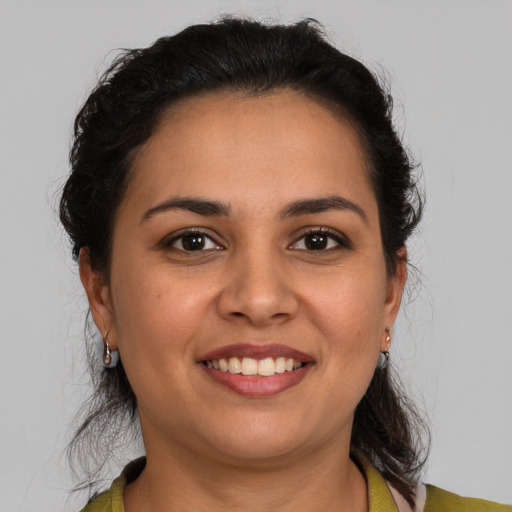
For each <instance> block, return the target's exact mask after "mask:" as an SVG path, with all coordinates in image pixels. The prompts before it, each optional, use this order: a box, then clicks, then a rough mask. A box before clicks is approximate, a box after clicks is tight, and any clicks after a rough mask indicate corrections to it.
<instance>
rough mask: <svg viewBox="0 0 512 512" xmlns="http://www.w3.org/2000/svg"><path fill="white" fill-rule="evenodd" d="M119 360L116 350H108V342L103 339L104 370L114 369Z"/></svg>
mask: <svg viewBox="0 0 512 512" xmlns="http://www.w3.org/2000/svg"><path fill="white" fill-rule="evenodd" d="M118 359H119V352H118V351H117V350H110V347H109V345H108V341H107V340H106V339H105V338H104V339H103V366H104V367H105V368H114V367H115V366H116V364H117V361H118Z"/></svg>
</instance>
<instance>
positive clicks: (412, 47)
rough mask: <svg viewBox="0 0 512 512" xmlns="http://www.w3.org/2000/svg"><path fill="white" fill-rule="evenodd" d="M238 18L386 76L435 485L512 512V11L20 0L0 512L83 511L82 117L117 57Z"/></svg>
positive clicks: (12, 107) (11, 89)
mask: <svg viewBox="0 0 512 512" xmlns="http://www.w3.org/2000/svg"><path fill="white" fill-rule="evenodd" d="M226 12H231V13H250V14H252V15H254V16H256V17H258V18H263V17H271V18H277V19H280V20H283V21H290V20H295V19H297V18H300V17H304V16H311V17H315V18H317V19H319V20H320V21H322V22H323V23H324V24H326V26H327V29H328V31H329V33H330V35H331V37H332V39H333V40H334V41H335V43H336V44H337V45H338V46H339V47H341V48H343V49H344V50H346V51H348V52H349V53H351V54H352V55H354V56H356V57H359V58H361V59H362V60H363V61H365V62H366V63H367V64H369V65H370V66H375V65H376V63H380V64H381V65H382V66H383V67H384V68H385V69H387V70H388V72H389V75H390V78H391V81H392V84H393V91H394V94H395V96H396V97H397V99H398V100H399V102H398V103H397V106H398V109H397V120H398V121H399V123H400V124H401V126H402V127H404V129H405V132H406V134H405V140H406V141H407V142H408V144H409V145H410V147H411V149H412V150H413V152H414V153H415V155H416V156H417V157H418V158H419V159H421V160H422V161H423V167H424V175H425V177H424V180H425V186H426V190H427V195H428V209H427V212H426V216H425V221H424V223H423V227H422V230H421V233H420V235H419V236H417V237H416V238H415V239H414V240H413V243H412V248H411V256H412V261H413V263H415V264H416V265H417V266H418V267H419V268H420V269H421V271H422V272H423V274H424V276H423V277H422V278H421V279H422V286H416V288H415V290H413V296H414V297H416V298H415V300H414V301H413V302H412V304H409V305H408V306H406V308H405V314H403V313H402V315H401V317H400V320H399V325H398V330H397V335H396V344H395V346H394V347H393V352H392V357H393V360H394V361H396V362H397V364H398V365H399V366H400V367H401V372H402V374H403V376H404V377H405V379H406V381H407V382H408V383H409V385H410V387H411V388H412V393H413V395H414V396H415V397H416V398H417V400H418V402H419V404H420V405H421V407H422V408H423V409H424V410H425V411H427V413H428V415H429V417H430V421H431V423H432V425H433V449H432V454H431V458H430V462H429V465H428V469H427V472H426V475H425V480H426V481H429V482H432V483H435V484H437V485H439V486H441V487H445V488H448V489H450V490H452V491H455V492H457V493H460V494H465V495H477V496H480V497H483V498H492V499H496V500H500V501H504V502H509V503H510V502H512V484H511V482H512V463H511V460H512V435H511V433H512V406H511V403H512V400H511V398H512V396H511V388H512V371H511V364H512V236H511V228H510V226H511V220H512V201H511V195H512V173H511V162H512V142H511V135H512V100H511V97H512V96H511V91H512V64H511V63H512V30H511V26H512V3H511V2H510V1H483V0H482V1H479V2H475V1H473V2H470V1H468V0H465V1H445V2H440V1H439V2H438V1H434V2H432V1H431V2H427V1H423V2H421V1H407V2H405V1H379V2H370V1H360V2H349V1H338V2H332V1H331V2H329V1H327V0H325V1H322V0H318V1H313V0H310V1H293V2H292V1H284V0H283V1H253V2H249V1H234V0H230V1H227V0H226V1H214V0H203V1H199V0H188V1H186V2H181V1H180V2H178V1H146V2H142V1H138V2H135V1H123V2H114V1H91V0H89V1H87V2H86V1H71V0H68V1H60V2H51V1H44V2H43V1H38V2H35V1H34V2H28V1H23V0H22V1H19V0H18V1H7V2H6V1H0V81H1V82H0V179H1V185H0V225H1V232H0V233H1V238H0V244H1V245H0V247H1V252H0V262H1V264H0V278H1V284H0V286H1V288H0V300H1V302H0V316H1V321H0V340H1V359H0V379H1V382H0V411H1V424H0V429H1V430H0V460H1V461H2V463H1V465H0V467H1V469H0V512H13V511H18V510H23V511H38V512H46V511H48V512H49V511H56V510H70V511H71V510H77V509H78V508H79V505H80V504H81V502H80V503H78V502H76V500H75V498H68V495H67V493H66V490H67V489H68V488H69V487H70V484H71V480H70V476H69V470H68V468H67V467H66V465H65V459H64V457H63V449H64V446H65V442H66V439H67V436H68V435H69V426H70V422H71V419H72V417H73V414H74V413H75V412H76V411H77V409H78V407H79V405H80V402H81V399H82V398H83V397H84V396H85V394H86V393H87V390H88V388H87V385H86V384H85V383H86V378H85V376H84V368H83V363H82V359H81V346H82V337H83V336H82V330H83V319H84V313H85V311H86V305H85V302H84V299H83V294H82V291H81V289H80V286H79V282H78V277H77V273H76V268H75V266H74V264H73V263H72V262H71V260H70V258H69V252H68V247H67V242H66V241H65V238H64V236H63V234H62V231H61V229H60V228H59V226H58V224H57V221H56V215H55V213H54V205H55V202H56V201H55V198H56V195H57V191H58V189H59V186H60V184H61V183H62V177H63V176H64V175H65V174H66V172H67V151H68V145H69V142H68V141H69V135H70V130H71V124H72V121H73V117H74V114H75V113H76V110H77V108H78V107H79V105H80V104H81V102H82V101H83V99H84V98H85V95H86V92H87V90H88V89H89V88H90V87H92V85H93V84H94V81H95V78H96V76H97V73H98V71H100V70H102V69H104V67H105V65H106V63H107V62H108V61H109V60H110V59H111V58H112V56H113V53H110V54H109V55H107V54H108V53H109V51H110V50H112V49H114V48H119V47H135V46H144V45H147V44H149V43H151V42H152V41H153V40H154V39H155V38H156V37H158V36H160V35H164V34H168V33H170V32H174V31H176V30H177V29H180V28H183V27H184V26H186V25H187V24H190V23H193V22H199V21H206V20H209V19H211V18H213V17H215V16H217V15H219V14H222V13H226ZM418 292H419V294H418ZM113 471H114V472H115V471H117V468H113Z"/></svg>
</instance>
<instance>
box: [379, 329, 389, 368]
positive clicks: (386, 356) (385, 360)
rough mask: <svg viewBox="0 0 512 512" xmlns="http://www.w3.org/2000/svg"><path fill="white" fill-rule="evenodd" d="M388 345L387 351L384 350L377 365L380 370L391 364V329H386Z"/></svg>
mask: <svg viewBox="0 0 512 512" xmlns="http://www.w3.org/2000/svg"><path fill="white" fill-rule="evenodd" d="M386 332H387V336H386V344H387V348H386V350H382V351H381V352H380V354H379V362H378V363H377V367H378V368H385V367H386V366H387V365H388V362H389V347H390V346H391V331H390V329H389V327H386Z"/></svg>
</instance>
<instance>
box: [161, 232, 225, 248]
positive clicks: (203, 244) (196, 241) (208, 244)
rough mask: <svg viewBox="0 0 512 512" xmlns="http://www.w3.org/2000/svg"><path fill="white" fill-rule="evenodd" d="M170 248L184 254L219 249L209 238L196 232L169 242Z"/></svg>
mask: <svg viewBox="0 0 512 512" xmlns="http://www.w3.org/2000/svg"><path fill="white" fill-rule="evenodd" d="M170 246H171V247H173V248H174V249H178V250H180V251H186V252H193V251H207V250H212V249H221V247H220V246H219V245H217V244H216V243H215V242H214V241H213V240H212V239H211V238H210V237H209V236H207V235H205V234H204V233H198V232H190V233H185V234H183V235H180V236H178V237H176V238H174V239H173V240H172V241H171V243H170Z"/></svg>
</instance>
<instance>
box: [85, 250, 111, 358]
mask: <svg viewBox="0 0 512 512" xmlns="http://www.w3.org/2000/svg"><path fill="white" fill-rule="evenodd" d="M79 261H80V280H81V281H82V285H83V287H84V289H85V293H86V294H87V299H88V300H89V308H90V310H91V313H92V317H93V320H94V323H95V324H96V327H97V328H98V330H99V331H100V334H101V336H102V337H103V339H108V343H109V346H110V348H111V349H112V350H117V339H116V333H115V324H114V315H113V310H112V303H111V298H110V289H109V287H108V285H107V283H106V280H105V277H104V275H103V274H102V273H100V272H98V271H96V270H94V269H93V268H92V265H91V257H90V254H89V248H88V247H83V248H82V249H81V250H80V260H79Z"/></svg>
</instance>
